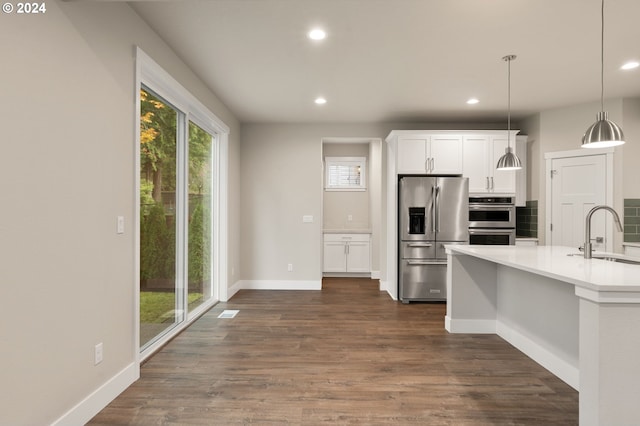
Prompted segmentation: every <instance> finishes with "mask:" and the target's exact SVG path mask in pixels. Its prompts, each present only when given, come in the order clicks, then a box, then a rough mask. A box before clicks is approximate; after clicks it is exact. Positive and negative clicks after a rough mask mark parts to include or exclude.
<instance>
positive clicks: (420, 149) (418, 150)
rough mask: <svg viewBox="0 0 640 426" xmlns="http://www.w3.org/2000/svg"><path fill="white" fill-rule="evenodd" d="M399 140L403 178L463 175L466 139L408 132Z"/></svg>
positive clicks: (456, 136) (398, 167)
mask: <svg viewBox="0 0 640 426" xmlns="http://www.w3.org/2000/svg"><path fill="white" fill-rule="evenodd" d="M397 138H398V139H397V158H398V164H397V170H398V173H399V174H446V175H448V174H451V175H455V174H462V136H460V135H448V134H428V133H415V134H410V132H408V133H404V134H401V135H398V136H397Z"/></svg>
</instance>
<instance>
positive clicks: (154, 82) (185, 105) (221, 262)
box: [134, 47, 229, 376]
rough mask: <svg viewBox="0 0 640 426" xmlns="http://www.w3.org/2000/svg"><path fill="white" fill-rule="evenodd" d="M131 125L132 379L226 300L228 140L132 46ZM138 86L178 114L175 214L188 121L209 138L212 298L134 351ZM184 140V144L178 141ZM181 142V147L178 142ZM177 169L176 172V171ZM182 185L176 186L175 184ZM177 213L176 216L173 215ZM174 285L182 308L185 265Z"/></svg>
mask: <svg viewBox="0 0 640 426" xmlns="http://www.w3.org/2000/svg"><path fill="white" fill-rule="evenodd" d="M135 54H136V87H135V90H136V95H135V96H136V98H135V99H136V108H135V110H136V126H135V133H136V135H135V141H136V146H135V158H136V162H135V164H136V166H135V167H136V170H135V185H136V191H135V194H136V200H135V203H134V205H135V220H134V235H135V238H134V239H135V249H134V255H135V262H134V264H135V268H134V269H135V271H134V285H135V288H134V294H135V298H134V299H135V300H134V309H135V312H134V322H135V324H134V336H135V342H134V351H135V359H136V369H137V372H136V373H137V376H139V368H140V363H141V362H142V361H144V360H145V359H147V358H148V357H149V356H151V355H152V354H153V353H155V352H156V351H157V350H158V349H159V348H160V347H162V346H163V345H164V344H166V343H167V342H168V341H169V340H171V339H172V338H173V337H174V336H176V335H177V334H178V333H179V332H180V331H182V330H183V329H184V328H186V327H187V326H189V325H190V324H191V323H192V322H193V321H194V320H195V319H197V318H198V317H199V316H200V315H201V314H202V313H204V312H205V311H206V310H208V309H209V308H211V306H213V305H215V304H216V303H217V302H218V301H219V300H226V297H227V264H228V262H227V247H228V235H227V228H228V226H227V224H228V209H227V206H228V202H227V200H228V189H227V188H228V167H227V164H228V152H229V150H228V135H229V127H228V126H227V125H226V124H225V123H224V122H223V121H222V120H220V119H219V118H218V117H216V116H215V115H214V114H213V113H212V112H211V111H210V110H209V109H208V108H207V107H206V106H204V105H203V104H202V103H201V102H200V101H198V100H197V99H196V98H195V97H194V96H193V95H192V94H191V93H189V91H187V90H186V89H185V88H184V87H183V86H182V85H181V84H180V83H178V82H177V81H176V80H175V79H174V78H173V77H171V75H169V74H168V73H167V72H166V71H165V70H164V69H163V68H162V67H161V66H160V65H158V64H157V63H156V62H155V61H154V60H153V59H151V57H150V56H149V55H147V54H146V53H145V52H144V51H143V50H142V49H140V48H139V47H136V52H135ZM142 86H146V87H148V88H149V89H150V90H152V91H153V92H154V93H156V94H157V95H158V96H161V97H162V98H164V99H166V100H167V101H168V102H170V103H171V105H172V106H173V107H175V108H176V109H177V110H178V111H179V112H182V113H183V114H184V117H183V120H184V121H182V124H181V123H180V120H179V122H178V125H177V132H178V135H177V140H178V146H177V157H178V165H177V167H178V169H177V173H176V174H177V177H178V182H177V185H178V187H177V188H176V189H177V190H178V193H177V194H176V195H177V197H179V199H178V204H180V209H181V213H180V214H181V215H182V217H183V218H185V217H186V216H184V215H185V214H187V215H188V190H187V191H181V190H179V189H178V188H180V187H182V186H184V185H185V182H184V181H183V179H184V177H185V176H186V171H185V170H184V167H185V164H186V161H185V160H186V158H188V157H187V155H188V143H187V142H188V140H189V139H188V137H189V135H188V129H189V122H190V121H191V122H193V123H194V124H196V125H197V126H199V127H200V128H201V129H203V130H205V131H206V132H208V133H209V134H211V135H212V137H213V141H212V167H213V169H214V170H213V176H212V180H213V187H212V188H211V191H212V197H213V202H212V208H213V211H212V216H213V217H212V222H211V232H212V233H213V238H212V259H211V261H212V265H211V281H212V284H211V285H212V286H213V289H212V297H211V298H210V299H209V300H207V301H205V302H204V303H202V304H201V305H200V306H198V307H196V308H195V309H194V311H193V312H188V314H187V315H185V313H184V312H183V313H182V314H181V317H182V320H181V321H179V323H178V324H177V325H176V326H175V327H173V328H172V329H171V330H170V331H169V332H167V333H165V334H163V335H162V336H161V337H160V338H158V339H157V340H155V342H154V343H152V344H150V345H149V346H147V347H145V349H144V350H143V351H141V350H140V214H141V212H140V170H141V164H140V89H141V88H142ZM184 138H186V139H185V140H182V139H184ZM181 140H182V143H180V141H181ZM180 169H182V170H180ZM181 184H182V185H181ZM176 213H178V212H176ZM181 227H182V229H180V230H179V232H178V233H177V236H179V235H183V236H184V235H186V232H187V230H186V225H185V220H184V219H183V220H182V221H181ZM176 256H177V257H178V256H182V258H183V259H186V239H185V238H184V237H183V238H179V240H178V241H177V247H176ZM176 268H177V270H176V282H180V286H181V287H182V290H183V291H182V292H181V293H184V294H179V295H177V296H178V299H183V300H182V307H183V308H184V309H185V310H186V309H187V307H188V306H187V305H188V304H187V303H186V302H187V300H186V296H187V295H186V292H187V291H188V283H187V282H186V279H187V270H186V268H187V265H186V263H185V262H178V264H177V266H176Z"/></svg>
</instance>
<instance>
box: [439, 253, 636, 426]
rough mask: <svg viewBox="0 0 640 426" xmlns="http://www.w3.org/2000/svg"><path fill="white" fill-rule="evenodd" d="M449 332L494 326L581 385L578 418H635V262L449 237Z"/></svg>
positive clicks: (609, 421) (589, 421)
mask: <svg viewBox="0 0 640 426" xmlns="http://www.w3.org/2000/svg"><path fill="white" fill-rule="evenodd" d="M447 262H448V268H447V293H448V299H447V314H446V317H445V328H446V329H447V330H448V331H449V332H450V333H494V334H498V335H499V336H500V337H502V338H503V339H504V340H506V341H507V342H509V343H510V344H512V345H513V346H515V347H516V348H518V349H519V350H521V351H522V352H524V353H525V354H527V355H528V356H529V357H531V358H532V359H533V360H535V361H536V362H538V363H539V364H541V365H542V366H543V367H545V368H547V369H548V370H549V371H551V372H552V373H554V374H555V375H556V376H558V377H559V378H560V379H562V380H563V381H565V382H566V383H568V384H569V385H570V386H572V387H573V388H575V389H576V390H578V391H579V400H580V401H579V410H580V413H579V415H580V424H581V425H616V424H638V423H639V422H640V265H630V264H624V263H618V262H611V261H607V260H602V259H584V258H583V257H582V256H580V253H579V252H578V250H577V249H575V248H570V247H557V246H537V247H536V246H532V247H523V246H453V245H451V246H447Z"/></svg>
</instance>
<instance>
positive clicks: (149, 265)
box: [140, 87, 183, 348]
mask: <svg viewBox="0 0 640 426" xmlns="http://www.w3.org/2000/svg"><path fill="white" fill-rule="evenodd" d="M182 120H183V117H182V114H181V113H179V112H178V111H177V110H176V109H175V108H173V107H172V106H171V105H170V104H169V103H168V102H166V101H165V100H164V99H162V98H161V97H159V96H157V95H155V94H154V93H153V92H152V91H151V90H149V89H147V88H144V87H143V88H142V89H141V90H140V169H141V170H140V173H141V176H140V346H141V347H143V348H144V347H145V346H147V345H148V344H150V343H152V342H153V341H154V340H155V339H156V338H157V337H158V336H161V335H162V334H163V333H165V332H166V331H167V330H169V329H171V328H172V327H174V326H175V325H176V324H177V323H178V322H179V320H180V318H178V312H179V303H178V298H179V296H180V294H179V291H178V286H177V283H176V234H177V232H176V227H177V226H176V224H177V221H176V212H177V209H176V207H177V197H176V187H177V185H176V180H177V179H176V166H177V156H178V153H177V147H178V123H179V122H180V121H182Z"/></svg>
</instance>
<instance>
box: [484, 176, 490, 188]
mask: <svg viewBox="0 0 640 426" xmlns="http://www.w3.org/2000/svg"><path fill="white" fill-rule="evenodd" d="M485 188H486V189H487V191H488V190H490V189H491V186H489V176H487V184H486V185H485Z"/></svg>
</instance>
